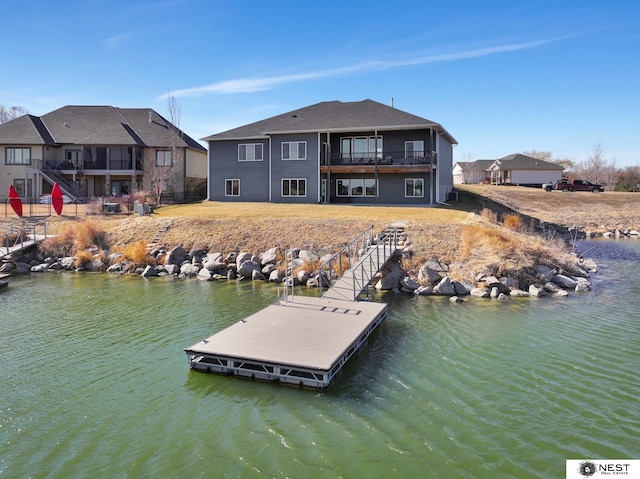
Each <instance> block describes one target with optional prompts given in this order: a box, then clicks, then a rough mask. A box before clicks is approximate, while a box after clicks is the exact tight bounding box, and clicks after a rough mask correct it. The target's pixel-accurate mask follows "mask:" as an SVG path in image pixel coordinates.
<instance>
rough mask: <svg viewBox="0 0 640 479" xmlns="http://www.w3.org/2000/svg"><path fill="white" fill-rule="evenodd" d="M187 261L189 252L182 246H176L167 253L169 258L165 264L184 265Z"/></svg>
mask: <svg viewBox="0 0 640 479" xmlns="http://www.w3.org/2000/svg"><path fill="white" fill-rule="evenodd" d="M186 259H187V251H186V250H185V249H184V248H183V247H182V246H176V247H175V248H173V249H172V250H171V251H169V252H168V253H167V257H166V259H165V260H164V263H165V264H175V265H178V266H180V265H182V264H183V263H184V261H185V260H186Z"/></svg>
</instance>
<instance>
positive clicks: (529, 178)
mask: <svg viewBox="0 0 640 479" xmlns="http://www.w3.org/2000/svg"><path fill="white" fill-rule="evenodd" d="M561 179H562V170H543V171H540V170H511V183H513V184H522V185H528V184H535V185H537V184H542V183H553V182H554V181H559V180H561Z"/></svg>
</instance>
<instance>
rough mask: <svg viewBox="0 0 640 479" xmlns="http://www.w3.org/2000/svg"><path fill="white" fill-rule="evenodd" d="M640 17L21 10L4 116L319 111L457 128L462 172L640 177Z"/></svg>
mask: <svg viewBox="0 0 640 479" xmlns="http://www.w3.org/2000/svg"><path fill="white" fill-rule="evenodd" d="M639 5H640V4H639V3H638V2H637V1H635V0H634V1H631V0H611V1H600V0H592V1H584V0H581V1H563V0H555V1H553V2H552V1H535V0H532V1H528V2H513V1H509V2H506V1H505V2H502V1H494V2H491V1H488V2H478V1H456V0H450V1H447V2H430V1H424V0H420V1H402V0H398V1H397V2H393V3H392V2H372V1H368V2H364V1H358V0H356V1H349V0H343V1H341V2H337V1H324V2H311V1H304V0H298V1H277V0H274V1H272V2H264V1H252V0H245V1H232V0H227V1H224V2H222V1H218V0H158V1H128V0H127V1H124V0H87V1H74V0H69V1H65V2H56V1H48V0H47V1H37V0H36V1H34V0H32V1H28V2H27V1H24V2H23V1H17V0H9V1H6V2H3V4H2V6H0V17H1V18H2V19H3V25H5V29H4V35H3V41H2V43H1V44H0V45H1V46H0V71H1V72H2V74H1V75H0V105H5V106H12V105H20V106H23V107H25V108H26V109H27V110H28V111H29V113H31V114H34V115H43V114H45V113H47V112H49V111H51V110H54V109H56V108H59V107H62V106H64V105H113V106H119V107H140V108H149V107H150V108H154V109H155V110H156V111H158V112H159V113H161V114H163V115H166V114H167V101H166V96H167V94H168V93H171V94H172V95H173V96H174V97H175V98H176V100H177V103H178V105H179V106H180V111H181V115H180V126H181V128H182V129H183V130H185V131H186V132H187V133H188V134H189V135H191V136H192V137H194V138H196V139H200V138H202V137H204V136H207V135H210V134H213V133H218V132H220V131H224V130H227V129H230V128H233V127H236V126H240V125H243V124H246V123H250V122H253V121H257V120H261V119H264V118H267V117H270V116H273V115H277V114H280V113H284V112H287V111H290V110H293V109H296V108H300V107H303V106H307V105H311V104H314V103H317V102H320V101H329V100H340V101H359V100H363V99H367V98H370V99H372V100H376V101H379V102H381V103H385V104H389V103H390V101H391V98H393V99H394V105H395V107H396V108H399V109H401V110H404V111H408V112H410V113H413V114H415V115H418V116H421V117H424V118H427V119H429V120H432V121H435V122H438V123H440V124H442V125H443V126H444V127H445V128H446V129H447V130H448V131H449V132H450V133H451V134H452V135H453V136H454V137H455V138H456V139H457V140H458V142H459V145H458V146H456V147H455V148H454V161H470V160H475V159H488V158H499V157H502V156H505V155H508V154H511V153H517V152H522V151H528V150H544V151H551V153H552V154H553V155H554V156H556V157H562V158H570V159H572V160H574V161H584V160H585V159H587V157H588V156H589V155H590V154H591V153H592V152H593V150H594V147H595V146H596V145H600V146H601V148H602V150H603V151H604V156H605V158H606V159H607V160H610V161H611V160H615V163H616V166H618V167H624V166H636V165H640V6H639Z"/></svg>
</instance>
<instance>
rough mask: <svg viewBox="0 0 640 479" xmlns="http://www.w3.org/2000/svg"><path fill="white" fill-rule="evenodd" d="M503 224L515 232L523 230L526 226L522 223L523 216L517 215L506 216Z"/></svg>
mask: <svg viewBox="0 0 640 479" xmlns="http://www.w3.org/2000/svg"><path fill="white" fill-rule="evenodd" d="M502 222H503V224H504V226H505V227H507V228H509V229H510V230H513V231H522V230H523V226H524V225H523V223H522V216H520V215H517V214H514V213H510V214H506V215H504V216H503V217H502Z"/></svg>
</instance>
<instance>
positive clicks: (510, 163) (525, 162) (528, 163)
mask: <svg viewBox="0 0 640 479" xmlns="http://www.w3.org/2000/svg"><path fill="white" fill-rule="evenodd" d="M491 166H492V168H493V167H495V168H497V169H508V170H564V168H563V167H562V166H560V165H558V164H556V163H551V162H549V161H544V160H539V159H537V158H532V157H530V156H526V155H522V154H520V153H515V154H513V155H507V156H505V157H503V158H499V159H497V160H494V161H493V164H492V165H491ZM495 168H494V169H495Z"/></svg>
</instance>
